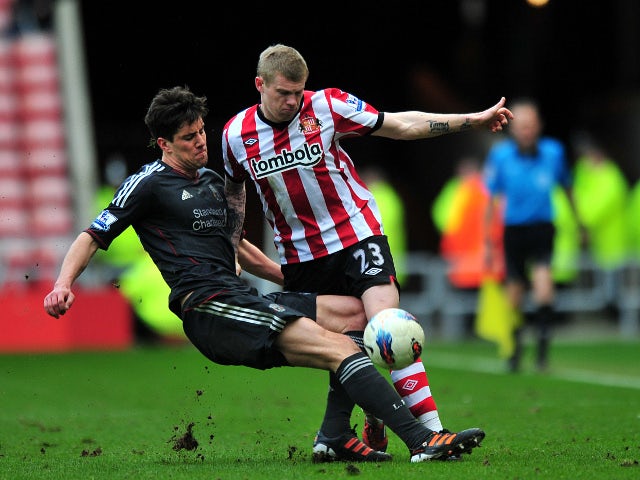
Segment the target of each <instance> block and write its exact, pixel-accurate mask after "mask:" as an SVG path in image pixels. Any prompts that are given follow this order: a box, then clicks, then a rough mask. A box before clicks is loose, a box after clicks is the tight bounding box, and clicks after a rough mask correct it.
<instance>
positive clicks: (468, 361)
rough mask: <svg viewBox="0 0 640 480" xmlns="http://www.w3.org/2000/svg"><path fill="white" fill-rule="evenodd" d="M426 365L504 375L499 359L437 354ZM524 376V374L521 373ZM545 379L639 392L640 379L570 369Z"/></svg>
mask: <svg viewBox="0 0 640 480" xmlns="http://www.w3.org/2000/svg"><path fill="white" fill-rule="evenodd" d="M425 360H426V362H427V366H428V365H433V366H436V367H438V368H452V369H456V370H472V371H474V372H481V373H491V374H498V375H506V374H507V372H506V370H505V363H504V361H502V360H499V359H489V358H484V357H471V356H460V355H449V354H443V353H438V354H437V355H434V356H433V357H431V356H430V357H429V358H428V359H425ZM523 374H525V375H526V373H524V372H523ZM540 375H544V376H545V377H548V378H558V379H561V380H567V381H570V382H579V383H587V384H591V385H603V386H606V387H621V388H632V389H635V390H640V378H639V377H629V376H624V375H615V374H610V373H602V372H596V371H590V370H576V369H570V368H553V369H552V370H550V371H549V372H545V373H544V374H540Z"/></svg>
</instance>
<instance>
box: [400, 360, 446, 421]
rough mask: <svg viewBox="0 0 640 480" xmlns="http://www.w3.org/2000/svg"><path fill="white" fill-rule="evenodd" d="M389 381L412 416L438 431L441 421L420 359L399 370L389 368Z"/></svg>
mask: <svg viewBox="0 0 640 480" xmlns="http://www.w3.org/2000/svg"><path fill="white" fill-rule="evenodd" d="M390 373H391V381H392V382H393V386H394V387H395V389H396V391H397V392H398V393H399V394H400V396H401V397H402V399H403V400H404V401H405V403H406V404H407V406H408V407H409V410H410V411H411V413H413V416H414V417H416V418H417V419H418V420H419V421H420V422H421V423H423V424H424V425H425V426H426V427H427V428H429V429H431V430H434V431H436V432H439V431H440V430H442V423H441V422H440V417H439V415H438V409H437V407H436V402H435V400H434V399H433V397H432V396H431V388H430V387H429V379H428V378H427V372H426V370H425V368H424V364H423V363H422V360H421V359H418V360H416V361H415V362H414V363H412V364H411V365H409V366H408V367H405V368H403V369H401V370H391V372H390Z"/></svg>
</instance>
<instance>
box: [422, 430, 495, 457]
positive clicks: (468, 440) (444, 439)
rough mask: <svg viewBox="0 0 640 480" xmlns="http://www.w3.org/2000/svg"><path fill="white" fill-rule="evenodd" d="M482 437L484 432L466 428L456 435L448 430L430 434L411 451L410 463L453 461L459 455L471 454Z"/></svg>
mask: <svg viewBox="0 0 640 480" xmlns="http://www.w3.org/2000/svg"><path fill="white" fill-rule="evenodd" d="M484 435H485V434H484V432H483V431H482V430H480V429H479V428H468V429H466V430H462V431H461V432H458V433H451V432H449V431H448V430H443V431H441V432H432V433H431V435H429V437H428V438H427V439H426V440H425V441H424V442H423V443H422V445H420V447H419V448H416V449H414V450H411V462H412V463H417V462H426V461H427V460H436V459H438V460H447V459H452V460H453V459H455V458H456V457H459V456H460V455H461V454H463V453H471V450H473V449H474V448H475V447H479V446H480V442H482V439H484Z"/></svg>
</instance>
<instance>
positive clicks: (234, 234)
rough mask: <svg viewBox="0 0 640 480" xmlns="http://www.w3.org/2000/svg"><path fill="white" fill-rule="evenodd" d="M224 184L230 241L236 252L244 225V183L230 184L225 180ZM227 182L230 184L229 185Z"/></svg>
mask: <svg viewBox="0 0 640 480" xmlns="http://www.w3.org/2000/svg"><path fill="white" fill-rule="evenodd" d="M227 184H228V185H225V195H226V197H227V205H228V207H229V219H228V221H229V226H230V227H231V241H232V243H233V248H234V249H235V251H236V253H237V252H238V243H239V242H240V235H241V234H242V227H243V225H244V216H245V204H246V197H247V196H246V190H245V188H244V183H241V184H236V185H232V182H227ZM229 184H231V185H232V186H231V187H230V186H229Z"/></svg>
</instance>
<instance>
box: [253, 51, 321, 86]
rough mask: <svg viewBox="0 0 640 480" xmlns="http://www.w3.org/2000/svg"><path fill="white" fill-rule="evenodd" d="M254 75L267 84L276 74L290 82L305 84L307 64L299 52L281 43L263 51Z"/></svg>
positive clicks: (307, 75)
mask: <svg viewBox="0 0 640 480" xmlns="http://www.w3.org/2000/svg"><path fill="white" fill-rule="evenodd" d="M256 73H257V76H258V77H262V79H263V80H264V82H265V83H267V84H268V83H270V82H272V81H273V80H274V79H275V78H276V75H278V74H280V75H282V76H283V77H284V78H286V79H287V80H289V81H292V82H306V81H307V78H308V77H309V69H308V68H307V62H306V61H305V60H304V58H303V56H302V55H301V54H300V52H298V51H297V50H296V49H295V48H293V47H288V46H286V45H282V44H281V43H278V44H276V45H271V46H270V47H268V48H266V49H265V50H263V52H262V53H261V54H260V58H259V60H258V68H257V70H256Z"/></svg>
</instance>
